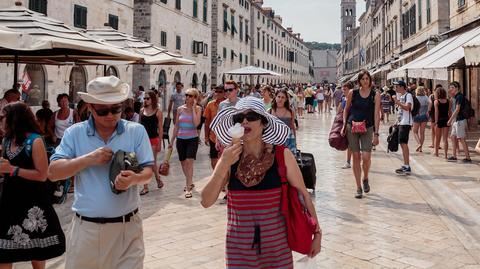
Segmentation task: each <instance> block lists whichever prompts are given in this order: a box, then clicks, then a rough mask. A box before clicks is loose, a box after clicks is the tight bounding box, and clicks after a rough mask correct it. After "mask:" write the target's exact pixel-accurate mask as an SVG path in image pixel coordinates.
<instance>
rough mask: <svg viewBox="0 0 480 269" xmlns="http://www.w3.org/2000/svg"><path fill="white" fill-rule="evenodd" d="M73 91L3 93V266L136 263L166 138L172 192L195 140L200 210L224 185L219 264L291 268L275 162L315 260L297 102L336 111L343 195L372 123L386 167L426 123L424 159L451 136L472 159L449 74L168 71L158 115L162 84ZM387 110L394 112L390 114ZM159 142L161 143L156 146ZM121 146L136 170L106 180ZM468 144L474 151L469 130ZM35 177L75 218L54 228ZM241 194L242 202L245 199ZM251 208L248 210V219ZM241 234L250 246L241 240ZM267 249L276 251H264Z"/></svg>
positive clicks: (370, 142)
mask: <svg viewBox="0 0 480 269" xmlns="http://www.w3.org/2000/svg"><path fill="white" fill-rule="evenodd" d="M112 93H115V94H112ZM79 96H80V98H81V101H80V102H79V103H78V104H76V108H72V107H71V102H70V100H71V99H70V96H68V95H67V94H60V95H58V97H57V105H58V110H56V111H52V110H51V109H50V104H49V102H48V101H47V100H44V101H43V102H41V105H42V108H41V109H39V110H38V111H37V112H36V113H35V114H33V112H32V110H31V109H30V107H29V106H28V103H25V102H22V101H21V100H20V99H21V95H20V93H19V91H17V90H9V91H7V92H6V93H5V94H4V98H3V99H1V100H0V119H1V120H2V127H1V128H0V129H1V135H2V137H3V142H2V149H3V150H2V159H1V160H0V173H2V174H4V181H3V183H2V185H3V191H0V215H1V216H2V218H1V219H0V269H3V268H11V266H12V263H15V262H18V261H31V262H32V266H33V268H36V269H37V268H38V269H41V268H45V260H47V259H50V258H53V257H56V256H59V255H62V254H63V253H64V252H65V251H66V253H67V255H66V268H141V267H142V264H143V258H144V255H145V250H144V244H143V232H142V220H141V218H140V217H139V215H138V212H139V207H140V196H139V194H140V195H146V194H148V193H149V191H150V190H149V184H148V183H149V181H150V179H151V178H154V179H155V180H156V186H157V187H158V188H163V187H164V185H165V183H164V182H163V181H162V179H161V176H160V173H159V168H158V160H157V157H158V155H159V154H160V153H161V152H162V151H165V150H169V151H171V150H173V149H174V147H175V150H176V152H177V154H178V160H179V161H180V164H181V168H182V172H183V175H184V177H185V187H184V197H185V198H186V199H190V198H192V197H193V192H192V190H193V189H194V188H195V183H194V178H195V177H194V164H195V160H196V158H197V151H198V147H199V145H201V144H205V145H206V146H208V147H209V157H210V160H211V161H210V165H211V169H212V175H211V177H210V178H209V181H208V184H207V185H206V186H205V188H204V189H203V190H202V194H201V204H202V206H204V207H210V206H211V205H213V204H214V203H215V202H216V201H217V199H218V198H219V196H222V195H221V194H222V193H223V199H221V202H222V203H225V204H227V208H228V212H229V214H228V222H227V226H228V227H227V246H226V247H227V251H226V263H227V268H237V267H241V266H247V267H255V268H267V267H268V268H280V267H281V268H292V266H293V260H292V252H291V249H290V248H289V242H288V239H287V231H286V224H285V222H284V219H283V218H284V217H283V216H282V212H281V210H280V201H281V198H280V197H281V193H282V188H281V187H282V186H281V185H282V184H281V181H280V178H281V174H280V173H281V170H282V169H283V167H284V168H286V176H285V178H286V180H287V181H288V183H289V185H291V186H293V187H295V188H296V189H297V190H298V193H299V194H300V196H301V200H302V201H303V203H304V206H305V209H306V210H307V211H308V213H309V214H310V216H311V217H312V218H313V219H314V221H315V228H314V229H313V231H312V242H311V248H310V251H309V252H308V253H307V255H309V256H310V257H314V256H315V255H317V254H318V253H319V252H320V249H321V238H322V231H321V229H320V225H319V222H318V219H317V217H316V213H315V208H314V204H313V202H312V200H311V197H310V195H309V193H308V191H307V189H306V188H305V184H304V182H303V180H301V179H302V176H301V172H300V169H299V167H298V165H297V163H296V153H297V132H298V127H299V126H298V119H301V118H304V117H305V114H304V112H305V113H307V114H309V113H319V114H323V113H333V112H336V113H341V114H342V115H343V128H342V130H341V133H342V135H344V136H346V137H347V140H348V150H347V152H346V155H347V156H346V159H347V160H346V164H345V165H344V166H343V168H352V170H353V175H354V178H355V182H356V192H355V198H362V197H363V194H364V193H368V192H369V191H370V182H369V170H370V167H371V163H372V154H371V152H372V150H375V146H376V145H378V144H379V141H380V139H379V136H380V134H379V130H380V122H384V123H385V124H390V123H394V124H395V125H396V126H397V128H398V144H399V145H400V147H401V149H402V155H403V165H402V166H401V167H400V168H399V169H397V170H396V171H395V172H396V173H398V174H402V175H409V174H410V173H411V172H412V169H411V166H410V162H409V159H410V157H409V154H410V150H409V147H408V142H409V134H410V131H411V129H412V130H413V134H414V138H415V141H416V142H417V147H416V151H417V152H422V151H423V148H424V143H425V132H426V126H427V124H428V123H429V122H430V123H431V129H432V134H431V135H432V144H431V145H430V148H432V150H433V152H434V154H435V156H439V151H440V150H441V149H443V150H444V158H446V159H447V160H448V161H456V160H457V158H458V155H459V153H458V152H459V150H458V148H459V144H461V145H462V146H463V152H464V154H465V158H464V159H463V162H465V163H469V162H471V158H470V155H469V151H468V147H467V145H466V142H465V138H466V131H467V127H468V117H467V116H466V115H465V114H464V113H463V112H464V106H465V104H466V101H465V100H466V99H465V97H464V95H463V94H462V93H461V89H460V86H459V84H458V83H457V82H452V83H450V84H449V88H448V90H446V89H444V88H443V87H442V86H441V85H438V86H437V87H435V89H433V90H430V89H428V88H427V87H425V86H424V85H422V84H419V85H418V86H417V85H416V84H414V83H410V84H409V85H407V84H406V83H405V82H404V81H396V82H394V83H393V86H392V87H387V86H385V87H383V88H382V89H379V88H377V87H376V86H374V83H373V81H372V77H371V75H370V74H369V73H368V71H365V70H364V71H361V72H360V73H359V75H358V80H357V81H356V83H355V84H354V83H351V82H347V83H344V84H343V85H341V86H338V87H337V86H336V85H334V84H328V83H318V84H295V85H256V86H251V87H250V86H242V85H239V84H238V83H237V82H235V81H233V80H229V81H226V82H225V83H224V84H223V85H218V86H214V87H213V88H212V90H211V91H210V92H208V93H201V92H200V91H198V90H197V89H196V88H188V89H184V85H183V84H182V83H180V82H178V83H176V84H175V91H174V93H173V94H171V96H170V98H169V100H168V108H167V110H166V111H167V112H166V115H164V113H163V108H162V107H161V105H160V103H162V102H161V101H160V98H163V96H162V95H161V92H159V91H157V90H155V89H154V88H152V89H149V90H146V91H145V90H144V88H143V87H141V86H140V87H139V88H138V89H136V90H134V91H131V90H130V86H129V85H128V84H126V83H123V82H122V81H121V80H120V79H118V78H116V77H113V76H110V77H99V78H96V79H94V80H92V81H90V82H89V83H88V85H87V91H86V92H85V93H79ZM415 104H416V105H418V106H419V107H417V108H415V107H414V106H415ZM414 111H415V113H413V112H414ZM392 115H395V116H396V117H397V120H395V121H393V122H392V121H391V117H390V116H392ZM170 122H173V130H172V131H170ZM235 124H240V125H241V126H242V127H243V131H244V133H243V135H242V137H241V140H242V142H241V143H239V142H235V141H234V139H233V138H232V135H231V134H230V133H229V131H228V130H229V129H230V128H231V127H232V126H234V125H235ZM202 130H203V132H202ZM450 130H451V133H449V132H450ZM449 137H450V138H451V142H452V145H453V154H452V155H451V156H448V152H449V151H448V146H449V144H448V138H449ZM202 138H203V141H202ZM166 139H168V141H167V144H168V146H165V148H163V149H162V147H163V145H164V140H166ZM442 139H443V145H442V146H443V148H441V145H440V144H441V140H442ZM284 149H287V150H284ZM120 150H122V151H125V152H133V153H135V156H136V159H137V162H138V165H139V166H140V167H141V169H140V170H139V171H137V172H134V171H132V170H124V171H121V172H120V173H119V174H118V175H114V176H113V179H112V175H111V171H110V169H109V167H110V163H111V162H112V159H113V158H114V157H115V156H116V153H117V152H118V151H120ZM476 150H477V151H480V141H479V143H478V144H477V147H476ZM48 155H51V157H50V159H48V157H47V156H48ZM279 155H281V156H282V157H281V158H278V156H279ZM47 178H48V180H49V181H52V182H55V181H59V180H65V179H69V180H71V181H72V183H73V181H74V184H72V185H74V187H73V188H72V191H73V192H74V201H73V205H72V209H73V211H74V212H75V217H74V219H73V221H72V225H71V227H70V230H69V231H68V233H67V236H66V237H65V235H64V234H63V231H62V229H61V227H60V224H59V221H58V217H57V215H56V213H55V210H54V209H53V207H52V205H51V201H50V197H49V195H50V194H49V193H48V190H47V188H46V187H45V181H46V180H47ZM109 179H110V180H109ZM247 193H248V195H245V194H247ZM243 203H248V204H251V206H250V207H248V208H244V207H242V204H243ZM12 205H14V206H12ZM259 215H262V218H261V219H258V218H256V217H255V216H259ZM4 216H5V217H4ZM272 223H274V224H272ZM265 231H269V232H265ZM273 235H274V236H273ZM247 241H248V242H250V243H251V244H249V247H245V243H244V242H247ZM2 242H3V243H2ZM261 242H268V243H264V244H262V243H261ZM100 246H101V247H100ZM125 253H129V255H125ZM272 253H273V254H275V255H268V254H272ZM242 257H243V258H242ZM244 257H248V259H244Z"/></svg>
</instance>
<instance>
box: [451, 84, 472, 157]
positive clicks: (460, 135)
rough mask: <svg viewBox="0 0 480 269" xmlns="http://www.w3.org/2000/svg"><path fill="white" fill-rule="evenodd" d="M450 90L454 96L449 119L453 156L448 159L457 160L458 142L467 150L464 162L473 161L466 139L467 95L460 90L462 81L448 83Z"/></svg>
mask: <svg viewBox="0 0 480 269" xmlns="http://www.w3.org/2000/svg"><path fill="white" fill-rule="evenodd" d="M448 91H449V94H450V96H451V97H452V98H453V113H452V116H451V117H450V119H449V121H448V126H452V133H451V135H450V136H451V138H452V144H453V150H452V152H453V156H450V157H449V158H448V161H453V162H456V161H457V151H458V142H460V143H462V146H463V151H464V152H465V159H463V162H464V163H471V162H472V159H470V153H469V152H468V145H467V142H466V140H465V138H466V137H467V119H466V118H465V116H464V115H463V113H462V111H463V108H464V106H465V96H464V95H463V94H462V93H461V92H460V83H458V82H456V81H453V82H451V83H450V84H449V85H448Z"/></svg>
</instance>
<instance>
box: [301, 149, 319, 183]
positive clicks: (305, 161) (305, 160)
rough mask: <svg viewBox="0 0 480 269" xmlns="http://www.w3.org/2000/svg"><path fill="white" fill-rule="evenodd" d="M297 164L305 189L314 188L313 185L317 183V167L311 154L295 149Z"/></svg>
mask: <svg viewBox="0 0 480 269" xmlns="http://www.w3.org/2000/svg"><path fill="white" fill-rule="evenodd" d="M297 164H298V167H299V168H300V171H302V176H303V182H305V186H306V187H307V189H312V190H315V185H316V184H317V168H316V166H315V158H314V157H313V154H311V153H305V152H300V151H299V150H297Z"/></svg>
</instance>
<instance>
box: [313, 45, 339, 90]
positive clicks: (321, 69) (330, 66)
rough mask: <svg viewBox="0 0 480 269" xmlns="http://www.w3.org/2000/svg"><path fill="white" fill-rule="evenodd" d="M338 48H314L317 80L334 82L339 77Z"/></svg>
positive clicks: (315, 77) (314, 67) (314, 68)
mask: <svg viewBox="0 0 480 269" xmlns="http://www.w3.org/2000/svg"><path fill="white" fill-rule="evenodd" d="M337 53H338V51H336V50H312V59H313V73H314V81H315V82H327V83H333V82H335V80H336V78H337Z"/></svg>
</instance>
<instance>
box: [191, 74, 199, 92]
mask: <svg viewBox="0 0 480 269" xmlns="http://www.w3.org/2000/svg"><path fill="white" fill-rule="evenodd" d="M197 86H198V76H197V73H193V76H192V88H197Z"/></svg>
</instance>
